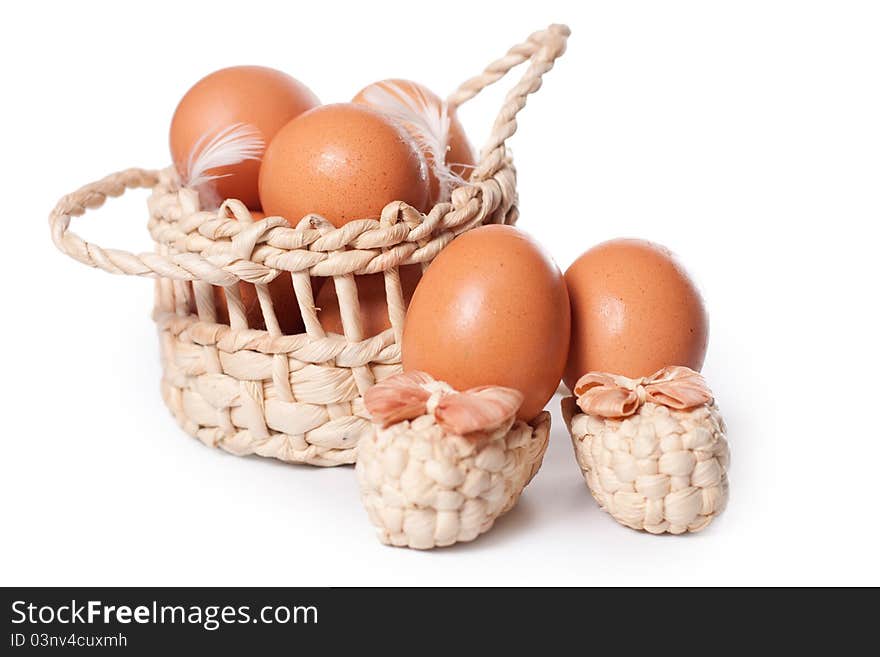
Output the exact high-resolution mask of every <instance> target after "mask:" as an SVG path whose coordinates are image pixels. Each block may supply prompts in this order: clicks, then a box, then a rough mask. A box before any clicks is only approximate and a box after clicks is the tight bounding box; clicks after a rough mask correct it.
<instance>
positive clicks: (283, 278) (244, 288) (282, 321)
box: [213, 212, 305, 335]
mask: <svg viewBox="0 0 880 657" xmlns="http://www.w3.org/2000/svg"><path fill="white" fill-rule="evenodd" d="M251 214H252V215H253V217H254V220H255V221H260V220H262V219H264V218H265V215H264V214H263V213H262V212H251ZM213 291H214V307H215V309H216V312H217V322H218V323H219V324H227V325H228V324H229V308H228V306H227V303H226V293H225V292H224V291H223V288H222V287H217V286H215V287H214V288H213ZM238 292H239V294H240V295H241V302H242V304H243V305H244V309H245V316H246V317H247V323H248V328H252V329H260V330H265V328H266V322H265V321H264V319H263V309H262V307H261V306H260V299H259V297H258V296H257V288H256V286H255V285H253V284H252V283H245V282H244V281H240V282H239V283H238ZM269 296H271V297H272V307H273V308H274V310H275V318H276V319H277V320H278V325H279V326H280V327H281V332H282V333H284V334H285V335H295V334H297V333H302V332H303V331H304V330H305V326H304V324H303V321H302V314H301V313H300V311H299V304H298V303H297V300H296V294H294V291H293V282H292V281H291V279H290V274H289V273H288V272H283V273H282V274H280V275H279V276H277V277H276V278H274V279H273V280H272V282H271V283H269Z"/></svg>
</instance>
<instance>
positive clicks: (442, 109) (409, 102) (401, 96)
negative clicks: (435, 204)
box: [363, 82, 464, 202]
mask: <svg viewBox="0 0 880 657" xmlns="http://www.w3.org/2000/svg"><path fill="white" fill-rule="evenodd" d="M410 88H411V89H412V90H413V92H414V93H413V95H410V94H409V93H407V90H405V89H403V88H402V87H401V86H400V85H399V84H397V83H395V82H380V83H378V84H374V85H372V86H370V87H367V89H365V90H364V92H363V98H364V100H366V101H367V103H368V104H369V105H370V106H371V107H373V108H374V109H377V110H379V111H381V112H383V113H384V114H387V115H388V116H390V117H391V118H393V119H395V120H396V121H398V122H400V123H402V124H403V125H404V127H405V128H406V129H407V131H408V132H409V133H410V134H411V135H412V137H413V138H414V139H415V141H416V143H417V145H418V147H419V148H420V149H421V150H422V152H424V153H426V154H427V155H428V158H427V159H429V160H430V162H429V163H428V164H429V165H430V166H431V169H432V170H433V172H434V175H435V176H436V177H437V181H438V182H439V184H440V190H439V197H440V198H439V199H438V201H439V202H444V201H448V200H449V196H450V194H451V193H452V189H453V188H454V187H456V186H457V185H460V184H461V183H463V182H464V180H463V179H462V178H461V176H458V175H456V174H455V173H454V172H453V171H452V170H451V168H450V167H449V166H448V165H447V164H446V153H447V151H448V150H449V126H450V124H451V121H450V118H449V108H448V106H447V105H446V101H439V102H438V101H436V100H433V99H431V98H429V97H428V96H426V95H425V94H424V93H423V92H422V90H421V89H420V88H419V87H418V85H415V84H413V85H411V86H410Z"/></svg>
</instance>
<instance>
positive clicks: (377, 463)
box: [355, 373, 550, 549]
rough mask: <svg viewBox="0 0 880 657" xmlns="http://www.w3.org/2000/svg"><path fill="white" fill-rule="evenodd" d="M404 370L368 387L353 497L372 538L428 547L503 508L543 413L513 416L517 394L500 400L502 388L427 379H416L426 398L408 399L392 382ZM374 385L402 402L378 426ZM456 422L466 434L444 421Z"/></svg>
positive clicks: (528, 461) (490, 520)
mask: <svg viewBox="0 0 880 657" xmlns="http://www.w3.org/2000/svg"><path fill="white" fill-rule="evenodd" d="M411 375H412V374H411V373H407V374H402V375H397V376H395V377H392V378H390V379H388V380H387V381H386V382H382V383H380V384H378V385H377V386H376V387H375V388H373V389H372V390H371V391H370V393H368V396H367V406H368V408H369V409H370V410H371V411H372V412H373V415H374V416H376V419H377V420H378V422H377V430H376V432H375V433H371V434H368V435H367V436H365V437H364V438H362V439H361V443H360V446H359V453H358V462H357V465H356V466H355V472H356V474H357V478H358V483H359V485H360V490H361V499H362V500H363V503H364V506H365V507H366V509H367V513H368V515H369V517H370V520H371V522H372V523H373V525H374V526H375V527H376V530H377V535H378V538H379V540H380V541H381V542H382V543H385V544H388V545H395V546H401V547H411V548H417V549H430V548H434V547H443V546H448V545H452V544H454V543H457V542H463V541H472V540H473V539H475V538H477V536H479V535H480V534H482V533H484V532H487V531H489V530H490V529H491V528H492V525H493V524H494V523H495V520H496V519H497V518H498V517H499V516H500V515H501V514H503V513H506V512H507V511H509V510H510V509H512V508H513V506H514V505H515V504H516V502H517V500H518V499H519V496H520V494H521V493H522V491H523V489H524V488H525V487H526V485H527V484H528V483H529V482H530V481H531V480H532V477H534V476H535V473H536V472H537V471H538V469H539V468H540V467H541V462H542V460H543V458H544V452H545V451H546V449H547V440H548V437H549V434H550V414H549V413H547V412H546V411H545V412H542V413H541V414H540V415H539V416H538V417H537V418H535V419H534V420H533V421H532V422H531V423H530V424H527V423H525V422H523V421H521V420H516V412H517V410H518V409H519V406H520V404H521V403H522V396H521V395H519V394H518V393H516V394H517V395H518V396H517V400H516V403H514V404H509V403H508V402H507V401H506V400H505V399H504V396H505V395H506V393H507V392H509V391H508V390H507V389H504V388H483V389H475V390H474V391H469V392H466V393H463V394H462V393H456V392H455V391H454V390H453V389H452V388H450V387H449V386H448V385H446V384H445V383H441V382H437V381H431V380H427V381H423V382H421V383H419V384H418V385H419V387H420V388H421V389H422V390H423V391H425V392H426V398H425V399H423V400H418V399H417V400H415V403H410V401H411V400H412V397H413V396H412V395H410V394H408V391H407V389H406V388H407V387H412V385H411V383H410V384H407V383H406V382H404V383H403V385H401V383H400V380H401V379H405V378H406V377H409V376H411ZM381 387H387V388H388V389H389V390H388V393H389V394H388V395H387V396H388V397H389V398H390V399H395V400H403V403H401V402H399V401H398V402H396V403H397V406H398V408H397V409H395V410H392V411H389V412H387V414H386V417H388V418H394V417H403V418H405V419H402V420H399V421H397V422H395V423H393V424H390V425H389V426H384V425H385V424H387V423H386V422H382V421H381V418H380V417H379V413H378V412H377V409H378V408H379V407H380V406H381V405H382V400H381V399H378V400H377V399H376V397H377V396H376V395H374V394H373V393H374V392H379V389H380V388H381ZM395 388H399V389H398V390H395ZM496 391H499V393H500V394H496ZM499 397H500V398H501V399H500V401H496V400H498V398H499ZM447 400H448V403H447ZM505 404H507V406H506V408H504V405H505ZM499 408H504V410H503V411H501V412H499V410H498V409H499ZM461 423H463V424H464V425H467V426H468V428H469V430H471V431H475V432H476V433H475V434H466V435H460V434H458V433H455V432H454V431H453V430H452V427H453V426H454V425H456V424H461Z"/></svg>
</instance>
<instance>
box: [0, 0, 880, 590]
mask: <svg viewBox="0 0 880 657" xmlns="http://www.w3.org/2000/svg"><path fill="white" fill-rule="evenodd" d="M550 22H567V23H569V24H570V25H571V27H572V30H573V35H572V37H571V41H570V47H569V51H568V53H567V54H566V55H565V57H564V58H563V59H561V60H560V62H559V64H558V66H557V68H556V69H554V70H553V71H552V72H551V73H550V74H549V75H548V77H547V78H546V82H545V85H544V88H543V89H542V90H541V91H540V92H539V93H538V95H536V96H534V97H532V99H531V100H530V102H529V106H528V107H527V108H526V110H525V111H524V112H523V114H522V115H521V120H520V124H519V132H518V133H517V135H516V136H515V137H514V139H513V141H512V144H513V148H514V151H515V154H516V163H517V168H518V171H519V180H520V197H521V209H522V218H521V222H520V225H521V227H522V228H524V229H525V230H527V231H529V232H530V233H532V234H534V235H535V236H537V237H538V238H539V239H540V240H541V241H543V243H544V244H545V245H546V247H547V248H548V249H549V250H550V252H551V253H552V254H553V255H554V257H555V258H556V259H557V261H558V263H559V265H560V267H562V268H565V267H566V266H567V265H568V264H569V263H570V262H571V261H572V260H573V259H574V258H575V257H576V256H577V255H578V254H579V253H580V252H582V251H584V250H586V249H587V248H589V247H590V246H591V245H593V244H595V243H597V242H599V241H602V240H605V239H607V238H612V237H617V236H637V237H644V238H649V239H652V240H656V241H659V242H662V243H664V244H666V245H668V246H669V247H670V248H672V249H673V250H674V251H676V252H677V253H678V254H679V256H680V257H681V259H682V260H683V262H684V263H685V264H686V265H687V266H688V267H689V269H690V271H691V272H692V274H693V276H694V277H695V279H696V280H697V282H698V284H699V285H700V287H701V289H702V290H703V292H704V295H705V298H706V302H707V304H708V308H709V313H710V317H711V340H710V347H709V355H708V359H707V362H706V366H705V369H704V374H705V375H706V376H707V378H708V380H709V382H710V384H711V385H712V387H713V389H714V391H715V393H716V396H717V398H718V400H719V402H720V404H721V406H722V410H723V412H724V414H725V417H726V419H727V422H728V424H729V437H730V441H731V446H732V452H733V469H732V472H731V503H730V507H729V509H728V511H727V512H726V514H725V515H724V516H722V517H721V518H720V519H719V520H718V521H717V522H715V523H714V524H713V525H712V526H711V527H710V528H709V529H708V530H706V531H705V532H703V533H702V534H699V535H695V536H690V537H654V536H649V535H643V534H639V533H636V532H633V531H630V530H627V529H624V528H622V527H620V526H618V525H617V524H615V523H614V522H613V521H612V520H611V519H610V518H609V517H608V516H606V515H605V514H603V513H602V512H600V511H599V509H598V508H597V506H596V505H595V503H594V502H593V501H592V499H591V498H590V496H589V494H588V491H587V489H586V487H585V486H584V483H583V481H582V479H581V477H580V473H579V471H578V469H577V467H576V465H575V461H574V458H573V455H572V450H571V446H570V443H569V439H568V436H567V433H566V430H565V428H564V426H563V424H562V421H561V418H560V416H559V413H558V399H554V400H553V401H552V402H551V404H552V406H551V408H552V410H553V413H554V426H553V432H552V436H551V445H550V449H549V452H548V454H547V458H546V460H545V463H544V467H543V469H542V470H541V471H540V473H539V474H538V476H537V478H536V479H535V481H534V482H533V483H532V485H531V486H530V487H529V488H528V489H527V491H526V493H525V495H524V496H523V498H522V500H521V502H520V504H519V506H518V507H517V508H516V509H515V510H514V511H512V512H511V513H510V514H509V515H508V516H507V517H505V518H503V519H502V520H501V521H499V523H498V524H497V526H496V528H495V529H494V530H493V531H492V532H490V533H489V534H487V535H485V536H483V537H482V538H480V539H479V540H477V541H476V542H474V543H471V544H468V545H461V546H458V547H454V548H451V549H444V550H436V551H433V552H431V553H420V552H415V551H407V550H401V549H393V548H387V547H383V546H381V545H380V544H379V543H378V542H377V541H376V540H375V538H374V536H373V532H372V529H371V527H370V525H369V524H368V522H367V518H366V515H365V513H364V512H363V509H362V508H361V506H360V503H359V500H358V495H357V489H356V484H355V480H354V476H353V471H352V469H351V468H348V467H345V468H338V469H331V470H327V469H316V468H311V467H297V466H287V465H282V464H280V463H275V462H270V461H267V460H262V459H259V458H256V457H254V458H247V459H242V458H237V457H233V456H229V455H227V454H225V453H223V452H221V451H214V450H210V449H207V448H205V447H203V446H202V445H201V444H200V443H198V442H197V441H195V440H193V439H191V438H189V437H187V436H186V435H185V434H184V433H183V432H182V431H181V430H180V429H178V428H177V425H176V424H175V423H174V421H173V420H172V419H171V417H170V415H169V414H168V412H167V411H166V409H165V408H164V406H163V405H162V401H161V398H160V394H159V378H160V371H159V362H158V345H157V340H156V337H155V332H154V328H153V325H152V323H151V321H150V319H149V313H150V306H151V301H152V282H151V281H149V280H142V279H132V278H125V277H114V276H111V275H109V274H106V273H103V272H100V271H96V270H89V269H87V268H86V267H83V266H82V265H80V264H78V263H76V262H74V261H72V260H70V259H69V258H66V257H64V256H62V255H61V254H59V253H58V252H57V251H56V250H55V249H54V247H53V246H52V244H51V241H50V239H49V232H48V229H47V222H46V217H47V215H48V212H49V210H50V209H51V207H52V206H53V205H54V203H55V201H56V200H57V198H59V197H60V196H61V195H63V194H65V193H67V192H70V191H73V190H74V189H75V188H76V187H78V186H80V185H81V184H84V183H86V182H90V181H92V180H95V179H97V178H99V177H101V176H103V175H105V174H107V173H110V172H112V171H116V170H118V169H122V168H125V167H128V166H145V167H161V166H165V165H166V164H167V163H168V162H169V154H168V152H167V130H168V124H169V121H170V118H171V113H172V111H173V109H174V107H175V105H176V103H177V101H178V100H179V98H180V96H181V95H182V94H183V93H184V92H185V91H186V89H187V88H188V87H189V86H190V84H192V83H193V82H194V81H195V80H196V79H198V78H199V77H201V76H202V75H204V74H206V73H208V72H210V71H212V70H214V69H217V68H220V67H223V66H228V65H233V64H245V63H248V64H249V63H254V64H264V65H268V66H274V67H277V68H281V69H283V70H286V71H288V72H289V73H291V74H292V75H294V76H295V77H297V78H299V79H301V80H302V81H303V82H305V83H306V84H308V85H309V86H310V87H311V88H312V89H313V90H314V91H315V92H316V93H317V94H318V95H319V96H320V97H321V99H322V100H324V101H325V102H331V101H344V100H347V99H348V98H349V97H350V96H351V95H352V94H353V93H354V92H355V91H357V90H358V89H360V88H361V87H362V86H363V85H365V84H367V83H369V82H371V81H374V80H376V79H380V78H385V77H409V78H413V79H416V80H420V81H422V82H424V83H426V84H428V85H429V86H430V87H432V88H434V89H436V90H438V91H439V92H441V93H447V92H449V91H451V90H452V89H453V88H454V87H455V85H457V84H458V83H459V82H461V81H463V80H464V79H465V78H467V77H469V76H471V75H473V74H475V73H476V72H478V71H479V70H480V69H481V68H482V67H483V66H484V65H485V64H486V63H488V62H489V61H490V60H492V59H494V58H495V57H497V56H499V55H500V54H501V53H503V52H504V51H505V50H506V49H507V48H508V47H509V46H510V45H512V44H513V43H515V42H517V41H519V40H521V39H523V38H524V37H525V36H526V35H527V34H528V33H529V32H531V31H532V30H534V29H537V28H540V27H543V26H545V25H546V24H548V23H550ZM3 24H4V38H3V39H2V40H0V67H2V81H3V93H2V102H0V115H2V124H3V126H4V127H5V131H6V132H5V135H4V137H3V139H2V142H0V144H2V158H0V167H2V178H0V181H2V182H0V185H2V197H0V198H2V208H3V216H4V220H5V226H4V229H3V235H4V239H5V243H6V247H5V248H3V249H2V256H0V266H2V275H3V279H4V286H3V296H2V308H3V315H2V328H0V331H2V339H0V346H2V349H0V354H2V361H0V362H2V364H3V371H4V373H5V376H4V377H3V378H2V381H3V384H2V385H3V395H2V399H3V405H2V416H0V427H2V440H3V443H2V444H3V451H2V456H0V487H2V488H0V527H2V529H0V534H2V538H0V583H2V584H7V585H10V584H32V585H37V584H43V585H48V584H94V585H135V584H155V585H158V584H187V585H196V584H206V585H207V584H215V585H224V584H254V585H342V584H406V585H420V584H504V585H506V584H563V585H567V584H578V585H590V584H874V585H877V584H880V568H878V564H877V554H878V547H880V545H878V544H880V541H878V537H880V530H878V527H880V512H878V490H880V489H878V486H877V474H878V472H880V421H878V419H877V418H878V411H877V408H878V401H877V400H878V398H880V382H878V373H880V362H878V346H877V344H878V321H877V317H878V313H877V304H878V293H877V287H878V279H880V276H878V265H877V261H878V246H877V245H878V227H877V226H878V220H880V193H878V191H880V39H878V34H880V13H878V6H877V5H876V4H875V3H870V2H864V3H856V2H827V3H817V2H737V3H723V4H721V3H706V2H686V3H685V2H674V3H667V2H664V3H654V2H608V3H591V2H586V3H585V2H570V3H565V2H555V1H553V0H541V1H540V2H534V1H532V2H524V3H516V2H511V0H507V1H505V2H474V1H472V0H471V1H469V2H443V3H442V4H439V5H437V6H436V8H432V6H431V5H429V4H426V3H414V2H411V1H406V2H397V3H384V4H382V3H374V2H369V3H352V6H347V7H343V6H342V5H341V4H340V3H338V2H318V3H286V2H285V3H282V2H277V3H268V2H258V1H256V0H247V1H246V2H243V1H240V2H220V1H218V0H215V1H213V2H205V3H198V4H197V3H182V2H170V3H162V2H157V1H155V0H154V1H152V2H149V3H147V4H140V5H134V4H124V3H116V2H114V3H109V2H108V3H106V4H99V3H88V2H77V3H57V4H44V3H39V2H28V3H14V4H11V5H8V6H7V7H6V8H5V9H4V19H3ZM510 84H512V80H509V81H508V80H506V81H504V82H503V83H502V84H501V85H498V86H499V88H498V89H493V90H492V92H491V93H487V94H485V96H480V97H478V98H476V99H475V100H474V101H472V103H471V104H469V105H467V106H466V108H465V109H463V110H462V118H463V120H464V122H465V125H466V127H467V128H468V129H469V132H470V135H471V137H472V140H473V141H474V142H475V144H476V145H480V143H481V141H482V140H483V139H484V138H485V137H486V136H487V135H488V132H489V128H490V126H491V121H492V119H493V117H494V112H495V111H496V110H497V108H498V107H499V105H500V102H501V98H502V94H503V92H504V91H506V89H507V87H508V86H509V85H510ZM131 196H132V197H133V198H131V199H129V198H125V199H122V200H118V201H111V203H110V204H109V205H108V206H107V207H106V208H105V209H104V210H102V211H101V212H99V213H96V214H90V215H87V216H86V217H85V218H84V219H82V220H75V221H74V224H73V228H74V230H75V231H76V232H78V233H79V234H81V235H83V236H84V237H85V238H86V239H90V240H94V241H96V242H98V243H100V244H102V245H104V246H113V247H125V248H129V249H134V250H146V249H149V248H150V242H149V239H148V237H147V234H146V230H145V223H146V210H145V207H144V200H145V197H146V194H145V193H141V194H132V195H131Z"/></svg>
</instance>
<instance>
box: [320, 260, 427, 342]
mask: <svg viewBox="0 0 880 657" xmlns="http://www.w3.org/2000/svg"><path fill="white" fill-rule="evenodd" d="M421 278H422V266H421V265H404V266H403V267H401V268H400V287H401V290H402V291H403V302H404V303H405V304H409V302H410V300H411V299H412V296H413V293H414V292H415V289H416V285H418V283H419V280H421ZM355 280H356V282H357V291H358V302H359V304H360V309H361V328H362V329H363V336H364V338H371V337H373V336H374V335H379V334H380V333H381V332H382V331H384V330H385V329H388V328H391V319H390V317H389V316H388V301H387V297H386V294H385V274H368V275H366V276H355ZM315 307H316V308H318V320H319V321H320V322H321V326H323V327H324V330H325V331H327V332H328V333H339V334H340V335H342V334H343V326H342V316H341V314H340V312H339V297H337V296H336V286H335V285H334V284H333V279H327V281H326V284H325V285H324V286H323V287H322V288H321V291H320V292H318V295H317V296H316V297H315Z"/></svg>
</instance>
